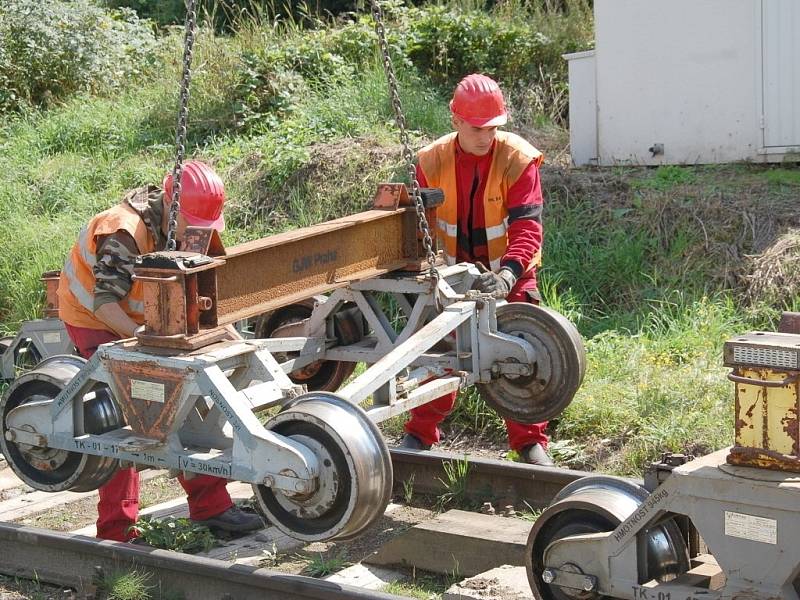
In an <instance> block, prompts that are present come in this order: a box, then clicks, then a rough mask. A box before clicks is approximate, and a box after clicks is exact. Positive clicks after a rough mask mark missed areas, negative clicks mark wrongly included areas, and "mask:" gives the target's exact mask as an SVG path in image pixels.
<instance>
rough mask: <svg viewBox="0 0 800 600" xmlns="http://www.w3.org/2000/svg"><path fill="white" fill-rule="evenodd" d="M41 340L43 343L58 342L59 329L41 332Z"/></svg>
mask: <svg viewBox="0 0 800 600" xmlns="http://www.w3.org/2000/svg"><path fill="white" fill-rule="evenodd" d="M42 341H43V342H44V343H45V344H60V343H61V332H60V331H46V332H45V333H43V334H42Z"/></svg>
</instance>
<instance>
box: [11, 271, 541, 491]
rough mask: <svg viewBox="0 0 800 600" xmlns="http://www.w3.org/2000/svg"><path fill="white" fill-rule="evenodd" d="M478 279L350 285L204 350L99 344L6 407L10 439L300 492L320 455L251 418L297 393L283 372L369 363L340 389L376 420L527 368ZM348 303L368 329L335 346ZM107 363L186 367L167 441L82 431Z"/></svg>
mask: <svg viewBox="0 0 800 600" xmlns="http://www.w3.org/2000/svg"><path fill="white" fill-rule="evenodd" d="M478 274H479V273H478V271H477V269H476V268H475V267H474V266H473V265H471V264H466V263H465V264H460V265H455V266H451V267H446V268H444V269H442V279H441V280H440V282H439V286H438V288H437V290H436V291H435V292H434V291H433V290H432V289H431V287H430V283H429V281H428V280H427V279H426V278H422V277H418V276H405V277H403V276H400V277H385V278H380V279H374V280H368V281H363V282H359V283H355V284H352V285H351V286H349V287H347V288H342V289H339V290H337V291H335V292H333V294H332V295H331V296H330V298H329V299H328V300H327V301H326V302H324V303H322V304H319V305H317V307H316V308H315V309H314V311H313V312H312V315H311V317H310V318H309V319H308V321H307V322H306V323H305V332H306V335H305V336H303V337H291V338H271V339H264V340H237V341H231V342H225V343H221V344H216V345H214V346H213V347H212V349H211V350H209V351H207V352H195V353H177V354H174V355H168V356H164V355H162V354H158V353H156V354H151V353H146V352H142V351H140V350H139V349H138V348H137V347H130V342H127V344H126V342H115V343H112V344H106V345H103V346H101V347H100V348H99V349H98V351H97V352H96V353H95V355H94V356H93V357H92V359H91V360H90V361H89V362H88V363H87V364H86V365H85V366H84V367H83V368H82V369H81V371H80V372H79V373H78V374H77V375H76V376H75V378H73V379H72V381H70V383H69V384H68V385H67V386H66V388H65V389H64V390H62V392H61V393H60V394H59V395H58V396H57V397H56V398H55V399H54V400H52V401H45V402H34V403H29V404H23V405H21V406H19V407H17V408H15V409H13V410H12V411H10V413H9V415H8V417H7V420H6V424H7V427H8V432H7V435H8V436H12V437H13V441H15V442H16V443H27V444H31V445H34V446H48V447H50V448H57V449H62V450H69V451H72V452H79V453H85V454H93V455H98V456H109V457H112V458H117V459H120V460H123V461H129V462H132V463H136V464H144V465H147V466H152V467H159V468H170V469H179V470H182V471H189V472H194V473H202V474H212V475H218V476H222V477H226V478H228V479H235V480H240V481H247V482H250V483H255V484H264V485H268V486H271V487H274V488H278V489H282V490H285V491H289V492H307V491H309V490H311V489H312V486H313V480H314V478H315V477H317V476H318V475H319V464H318V461H317V458H316V457H315V456H314V454H313V453H312V452H311V451H310V450H309V449H308V448H306V447H305V446H303V445H302V444H300V443H297V442H295V441H293V440H291V439H289V438H287V437H284V436H281V435H278V434H275V433H273V432H271V431H270V430H268V429H267V428H265V427H264V425H262V423H261V422H260V420H259V419H258V418H257V416H256V414H255V413H256V412H258V411H263V410H265V409H269V408H272V407H276V406H282V405H285V404H287V403H289V402H291V401H292V400H294V399H295V398H297V397H298V396H299V395H301V394H302V393H303V392H305V389H304V388H303V387H302V386H298V385H295V384H294V383H293V382H292V381H291V379H290V378H289V376H288V373H291V372H292V371H294V370H296V369H298V368H300V367H303V366H306V365H309V364H311V363H313V362H315V361H318V360H336V361H346V362H364V363H367V364H368V365H370V366H369V367H368V368H367V369H366V370H365V371H364V372H363V373H362V374H361V375H359V376H357V377H356V378H355V379H353V380H352V381H350V382H349V383H348V384H347V385H345V387H343V388H342V389H341V390H340V391H339V392H338V395H339V396H341V397H342V398H343V399H345V400H347V401H348V402H351V403H353V404H358V405H365V410H366V411H367V413H368V415H369V417H370V418H371V419H372V420H373V421H374V422H381V421H384V420H386V419H388V418H390V417H392V416H394V415H397V414H400V413H402V412H405V411H407V410H409V409H411V408H414V407H416V406H419V405H421V404H424V403H426V402H429V401H431V400H433V399H435V398H438V397H440V396H442V395H444V394H447V393H449V392H453V391H456V390H458V389H459V387H461V386H462V385H469V384H473V383H478V382H482V383H488V382H490V381H491V380H492V378H497V377H500V376H501V375H503V374H513V375H527V374H530V370H531V368H532V365H533V364H534V362H535V358H536V357H535V351H534V348H533V347H532V346H531V345H530V344H529V343H528V342H526V341H524V340H523V339H520V338H518V337H515V336H510V335H505V334H503V333H500V332H498V331H497V322H496V318H495V309H496V305H497V301H496V300H495V299H494V298H492V297H491V296H489V295H486V294H479V293H477V292H474V291H471V290H470V287H471V284H472V282H473V281H474V279H475V278H476V277H477V276H478ZM378 294H385V295H388V297H391V298H394V300H395V305H396V307H397V310H398V312H399V313H400V314H401V315H402V318H401V319H399V320H398V319H395V320H394V321H396V323H393V319H392V318H390V315H389V314H387V311H386V309H385V308H383V304H386V303H385V302H384V303H382V302H381V301H380V299H379V297H378ZM346 302H347V303H350V302H352V303H354V304H356V305H357V306H358V307H359V308H360V310H361V312H362V314H363V316H364V319H365V320H366V322H367V323H368V325H369V328H370V330H371V332H372V334H371V335H370V336H368V337H366V338H365V339H363V340H361V341H359V342H358V343H355V344H351V345H348V346H338V345H337V342H336V337H335V332H334V319H333V316H334V315H335V314H336V311H337V310H338V309H339V308H340V307H341V305H342V304H343V303H346ZM437 306H438V308H439V310H437ZM287 352H293V353H297V354H296V355H295V356H294V357H293V358H291V359H287V360H285V361H284V362H282V363H278V362H277V360H276V358H275V356H274V355H275V354H280V353H287ZM115 363H134V364H140V365H155V366H157V367H160V368H163V369H170V370H172V371H173V372H176V371H177V372H181V373H184V380H183V386H182V391H181V393H180V397H179V399H178V400H177V406H178V408H177V412H176V414H175V418H174V421H173V423H172V426H171V428H170V429H169V430H168V431H167V432H166V433H167V435H166V440H165V441H164V442H160V441H158V440H153V439H148V438H143V437H141V436H137V435H135V434H133V433H132V431H131V428H130V427H125V428H122V429H117V430H114V431H110V432H107V433H103V434H100V435H91V434H88V433H86V432H85V431H84V430H83V398H84V396H85V395H86V394H87V393H88V392H90V391H91V389H92V388H93V387H94V386H96V385H97V384H98V383H100V384H106V385H108V386H109V387H110V388H111V390H112V392H113V393H114V396H115V397H117V398H122V397H126V395H127V394H126V393H123V392H122V391H121V390H116V389H115V386H116V385H117V384H116V382H115V380H114V378H113V377H112V376H111V373H112V370H113V365H114V364H115ZM156 383H157V382H156ZM370 397H371V402H369V401H368V400H369V399H370ZM201 415H202V416H201ZM31 429H32V430H33V431H35V433H31ZM9 439H11V438H9Z"/></svg>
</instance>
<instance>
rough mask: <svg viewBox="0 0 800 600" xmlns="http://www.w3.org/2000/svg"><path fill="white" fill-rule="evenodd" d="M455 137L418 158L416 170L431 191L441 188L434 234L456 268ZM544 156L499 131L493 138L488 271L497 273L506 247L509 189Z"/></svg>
mask: <svg viewBox="0 0 800 600" xmlns="http://www.w3.org/2000/svg"><path fill="white" fill-rule="evenodd" d="M456 135H457V134H456V133H451V134H448V135H445V136H443V137H441V138H439V139H438V140H436V141H435V142H433V143H432V144H430V145H428V146H426V147H425V148H423V149H422V150H420V151H419V153H418V154H417V156H418V158H419V166H420V168H421V169H422V172H423V173H424V174H425V179H427V181H428V185H429V186H431V187H438V188H441V189H442V191H443V192H444V204H443V205H442V206H440V207H439V209H438V210H437V223H436V225H437V230H438V235H439V240H440V241H441V242H443V244H440V245H443V246H444V248H443V250H444V253H445V258H446V260H447V264H455V262H456V247H457V236H458V188H457V187H456V163H455V158H456ZM543 160H544V155H543V154H542V153H541V152H540V151H539V150H537V149H536V148H534V147H533V146H532V145H531V144H529V143H528V142H526V141H525V140H524V139H522V138H521V137H519V136H518V135H515V134H513V133H509V132H507V131H498V132H497V137H496V138H495V145H494V151H493V155H492V164H491V166H490V167H489V176H488V178H487V181H486V187H485V190H484V196H483V207H484V211H485V219H486V223H485V227H486V239H487V242H488V247H489V261H490V265H489V266H490V268H491V269H492V270H493V271H498V270H499V269H500V259H501V258H503V254H505V251H506V248H507V247H508V236H507V235H506V232H507V230H508V209H507V207H506V198H507V197H508V189H509V188H510V187H511V186H512V185H514V182H516V181H517V179H519V177H520V176H521V175H522V173H523V172H524V171H525V169H527V168H528V165H530V164H531V163H532V162H533V163H536V166H537V167H538V166H539V165H541V164H542V161H543ZM538 263H539V255H538V253H537V255H536V256H535V257H534V259H533V260H532V261H531V264H529V265H523V268H524V269H525V271H526V272H527V271H529V270H530V269H532V268H534V267H535V266H536V265H537V264H538Z"/></svg>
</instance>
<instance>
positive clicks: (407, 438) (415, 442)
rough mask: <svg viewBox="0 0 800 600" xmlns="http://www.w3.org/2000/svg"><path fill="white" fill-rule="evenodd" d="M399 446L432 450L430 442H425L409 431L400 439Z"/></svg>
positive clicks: (408, 448)
mask: <svg viewBox="0 0 800 600" xmlns="http://www.w3.org/2000/svg"><path fill="white" fill-rule="evenodd" d="M397 447H398V448H404V449H406V450H430V449H431V445H430V444H423V443H422V440H421V439H419V438H418V437H417V436H415V435H411V434H410V433H407V434H405V435H404V436H403V439H402V440H401V441H400V444H399V445H398V446H397Z"/></svg>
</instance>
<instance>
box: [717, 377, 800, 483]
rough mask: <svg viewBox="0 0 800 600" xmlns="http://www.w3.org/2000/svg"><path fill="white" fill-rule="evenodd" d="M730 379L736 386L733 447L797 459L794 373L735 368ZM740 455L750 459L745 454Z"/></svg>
mask: <svg viewBox="0 0 800 600" xmlns="http://www.w3.org/2000/svg"><path fill="white" fill-rule="evenodd" d="M729 379H731V380H733V381H734V382H735V383H736V387H735V398H736V403H735V420H734V429H735V442H736V446H738V447H740V448H742V452H744V450H745V449H746V450H754V451H759V452H762V453H765V454H764V456H765V457H771V456H772V455H773V454H774V455H775V456H777V457H785V458H787V459H788V460H790V461H791V460H797V457H798V456H799V455H800V421H798V383H797V373H796V372H791V371H789V372H786V371H777V370H773V369H768V368H750V369H746V368H737V369H735V370H734V371H733V373H732V374H731V375H729ZM743 456H746V457H752V455H751V454H747V453H744V454H743ZM773 458H775V457H773ZM759 460H761V459H759ZM764 460H766V459H764ZM772 462H775V461H774V460H772ZM778 462H779V463H780V462H781V461H778ZM736 464H742V463H741V462H738V463H736ZM770 468H777V467H770Z"/></svg>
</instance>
